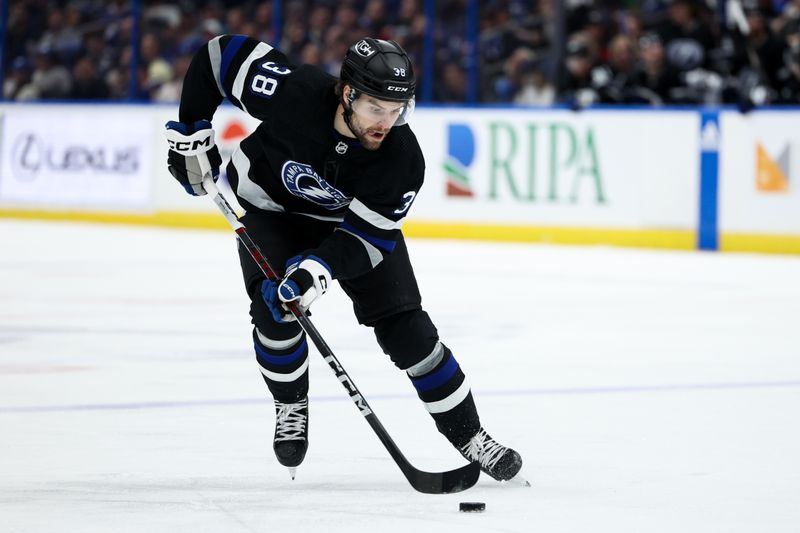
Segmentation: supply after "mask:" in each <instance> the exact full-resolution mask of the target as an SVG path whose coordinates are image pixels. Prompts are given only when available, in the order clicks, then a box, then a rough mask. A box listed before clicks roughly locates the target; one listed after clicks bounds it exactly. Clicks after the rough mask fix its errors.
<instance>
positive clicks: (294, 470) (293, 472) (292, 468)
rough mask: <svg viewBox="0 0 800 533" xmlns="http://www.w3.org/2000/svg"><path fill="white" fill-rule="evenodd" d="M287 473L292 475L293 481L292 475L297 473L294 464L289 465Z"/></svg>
mask: <svg viewBox="0 0 800 533" xmlns="http://www.w3.org/2000/svg"><path fill="white" fill-rule="evenodd" d="M287 468H288V469H289V475H290V476H292V481H294V476H295V475H297V467H296V466H289V467H287Z"/></svg>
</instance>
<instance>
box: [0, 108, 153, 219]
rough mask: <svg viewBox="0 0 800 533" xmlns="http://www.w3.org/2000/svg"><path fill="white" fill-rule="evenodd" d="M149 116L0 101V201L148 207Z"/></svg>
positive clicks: (150, 205)
mask: <svg viewBox="0 0 800 533" xmlns="http://www.w3.org/2000/svg"><path fill="white" fill-rule="evenodd" d="M152 132H153V127H152V117H151V115H150V113H147V112H140V111H139V112H137V110H136V109H126V108H123V107H120V106H90V107H89V106H69V105H65V106H43V107H38V108H37V107H30V106H26V107H22V106H20V107H17V106H10V107H7V108H6V109H5V111H4V113H3V123H2V140H1V141H0V157H1V158H2V160H1V161H0V169H1V172H0V203H3V204H5V205H20V206H38V207H44V206H47V207H53V208H89V209H114V208H124V209H138V210H152V209H154V208H155V205H154V200H153V179H152V168H153V160H152V150H153V139H152Z"/></svg>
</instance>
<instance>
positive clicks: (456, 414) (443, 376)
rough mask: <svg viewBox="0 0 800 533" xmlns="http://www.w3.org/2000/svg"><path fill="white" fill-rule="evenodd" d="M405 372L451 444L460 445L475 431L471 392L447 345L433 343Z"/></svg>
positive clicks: (477, 426)
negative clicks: (427, 351) (429, 351)
mask: <svg viewBox="0 0 800 533" xmlns="http://www.w3.org/2000/svg"><path fill="white" fill-rule="evenodd" d="M406 374H408V377H409V378H411V383H413V384H414V387H415V388H416V389H417V395H418V396H419V398H420V399H421V400H422V401H423V403H424V404H425V408H426V409H427V410H428V412H429V413H430V414H431V416H432V417H433V419H434V421H435V422H436V427H437V428H438V429H439V432H440V433H441V434H442V435H444V436H445V437H447V440H449V441H450V442H452V443H453V445H455V446H456V447H460V446H463V445H464V444H465V443H466V442H468V441H469V439H470V438H472V436H473V435H475V433H477V432H478V430H479V429H480V427H481V423H480V418H479V417H478V411H477V409H476V408H475V402H474V400H473V399H472V392H471V391H470V388H469V384H468V383H467V380H466V377H465V376H464V373H463V372H462V371H461V367H460V366H459V365H458V362H457V361H456V358H455V357H454V356H453V353H452V352H451V351H450V349H449V348H448V347H446V346H445V345H443V344H442V343H440V342H437V343H436V346H435V347H434V349H433V351H432V352H431V353H430V355H428V356H427V357H426V358H425V359H423V360H422V361H420V362H419V363H417V364H416V365H414V366H412V367H411V368H408V369H407V370H406Z"/></svg>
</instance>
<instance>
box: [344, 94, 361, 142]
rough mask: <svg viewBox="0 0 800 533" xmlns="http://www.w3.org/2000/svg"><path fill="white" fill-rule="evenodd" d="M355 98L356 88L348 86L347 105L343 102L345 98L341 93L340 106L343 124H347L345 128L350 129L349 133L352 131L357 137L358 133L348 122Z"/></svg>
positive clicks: (351, 114) (350, 118)
mask: <svg viewBox="0 0 800 533" xmlns="http://www.w3.org/2000/svg"><path fill="white" fill-rule="evenodd" d="M356 98H358V97H357V96H356V90H355V89H353V88H352V87H350V92H349V93H348V94H347V104H348V105H345V102H344V101H345V98H344V95H342V108H343V111H342V118H343V119H344V124H345V126H347V129H348V130H350V133H352V134H353V136H354V137H355V138H356V139H358V134H356V132H355V131H353V126H352V125H351V123H350V121H351V120H352V118H353V102H355V101H356Z"/></svg>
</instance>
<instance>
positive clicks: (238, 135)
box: [222, 120, 248, 141]
mask: <svg viewBox="0 0 800 533" xmlns="http://www.w3.org/2000/svg"><path fill="white" fill-rule="evenodd" d="M247 135H248V131H247V129H246V128H245V126H244V124H242V123H241V122H238V121H235V120H234V121H231V122H230V123H229V124H227V125H226V126H225V128H224V129H223V130H222V138H223V139H224V140H226V141H231V140H238V139H244V138H245V137H247Z"/></svg>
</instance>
